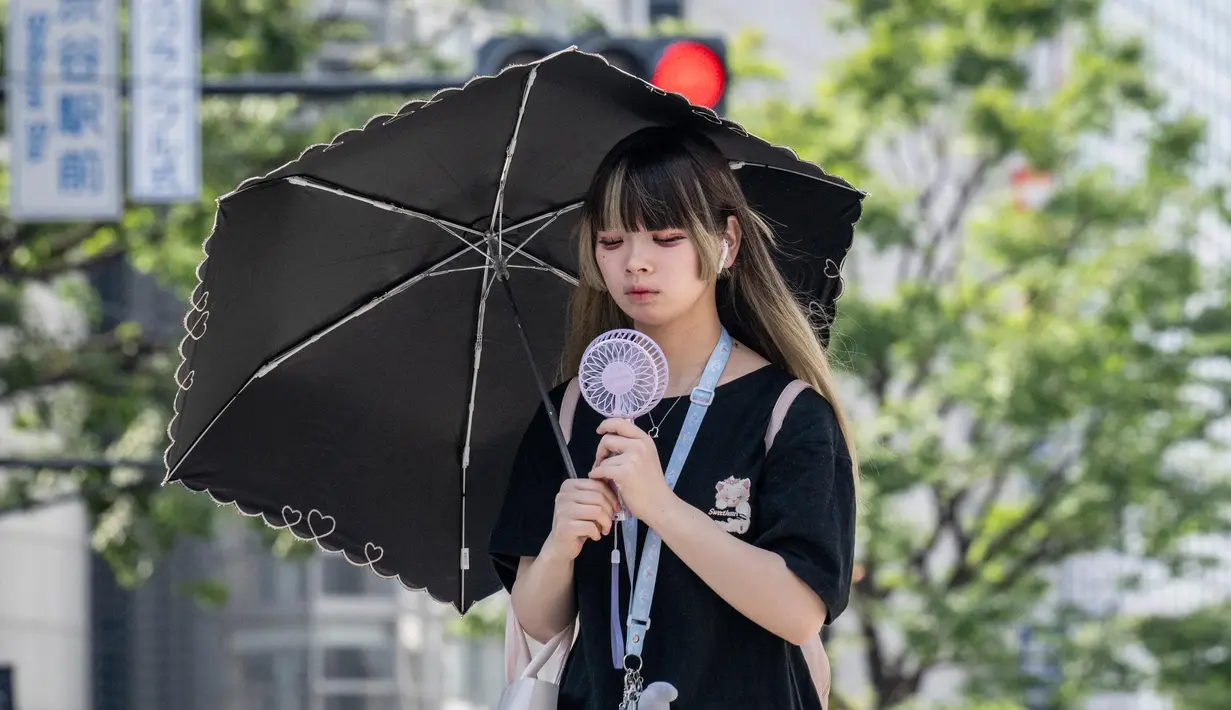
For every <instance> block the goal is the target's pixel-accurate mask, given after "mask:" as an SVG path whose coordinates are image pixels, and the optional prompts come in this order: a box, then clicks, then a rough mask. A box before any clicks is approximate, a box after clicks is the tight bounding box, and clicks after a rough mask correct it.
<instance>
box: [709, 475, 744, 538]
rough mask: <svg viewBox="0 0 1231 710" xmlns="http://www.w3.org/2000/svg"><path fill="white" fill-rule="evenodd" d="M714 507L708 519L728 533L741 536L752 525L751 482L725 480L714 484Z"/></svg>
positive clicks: (738, 479)
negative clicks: (749, 500) (711, 519)
mask: <svg viewBox="0 0 1231 710" xmlns="http://www.w3.org/2000/svg"><path fill="white" fill-rule="evenodd" d="M714 488H715V491H716V493H715V496H714V507H713V508H710V513H709V514H710V517H711V518H713V519H714V520H715V521H717V522H718V526H719V527H721V528H722V529H723V530H726V531H727V532H729V533H735V534H737V535H743V534H744V533H746V532H748V526H749V525H751V524H752V505H751V504H749V502H748V498H749V497H750V496H751V495H752V482H751V481H750V480H748V479H747V478H735V477H731V478H727V479H724V480H722V481H719V482H718V483H716V484H715V486H714Z"/></svg>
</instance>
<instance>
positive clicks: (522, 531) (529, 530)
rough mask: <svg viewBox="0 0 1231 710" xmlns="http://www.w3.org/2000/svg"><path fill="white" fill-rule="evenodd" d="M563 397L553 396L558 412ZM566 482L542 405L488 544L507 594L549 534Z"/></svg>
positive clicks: (516, 460) (521, 448)
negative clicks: (524, 560) (524, 562)
mask: <svg viewBox="0 0 1231 710" xmlns="http://www.w3.org/2000/svg"><path fill="white" fill-rule="evenodd" d="M563 392H564V388H563V387H559V388H557V389H555V390H553V391H552V392H551V399H552V403H553V405H554V406H556V407H557V408H559V406H560V400H561V399H562V397H563ZM566 476H567V474H566V473H565V468H564V462H563V460H562V459H561V456H560V449H559V447H558V446H557V444H556V438H555V434H553V433H552V431H551V422H550V420H549V419H548V418H547V410H546V409H545V408H544V407H543V405H541V404H540V405H539V407H538V410H537V411H536V412H535V414H534V417H533V418H532V419H531V421H530V424H529V426H527V427H526V431H525V433H524V434H523V435H522V440H521V444H520V445H519V446H518V448H517V453H516V455H515V456H514V458H513V468H512V471H511V473H510V474H509V482H508V486H507V487H506V488H505V494H504V501H503V502H502V503H501V505H500V513H499V515H498V516H497V518H496V524H495V525H494V526H493V527H492V532H491V536H490V537H489V539H488V543H487V548H488V553H489V554H490V555H491V557H492V563H493V564H494V565H495V568H496V575H497V576H498V577H499V578H500V582H501V584H503V585H504V588H505V590H507V591H511V590H512V589H513V582H514V581H515V580H516V579H517V565H518V562H519V561H520V559H521V558H522V557H534V556H536V555H538V554H539V550H540V549H541V548H542V547H543V542H544V541H545V540H547V536H548V535H549V534H550V533H551V519H552V513H553V511H554V510H555V501H556V493H557V492H558V491H559V490H560V484H561V483H563V481H564V479H565V477H566Z"/></svg>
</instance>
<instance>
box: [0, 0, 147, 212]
mask: <svg viewBox="0 0 1231 710" xmlns="http://www.w3.org/2000/svg"><path fill="white" fill-rule="evenodd" d="M116 2H117V0H12V1H11V2H10V4H9V23H8V28H7V30H6V33H7V36H6V41H5V45H6V47H7V48H8V57H7V62H6V63H7V66H8V82H7V87H6V96H7V100H6V101H5V104H6V106H7V109H8V132H9V136H10V140H11V142H10V150H11V156H10V171H11V173H10V180H11V182H10V187H9V189H10V208H11V212H12V216H13V219H14V220H17V221H24V222H34V221H40V222H61V221H78V220H100V221H107V220H115V219H118V218H119V216H120V213H121V211H122V209H123V186H122V185H121V176H120V154H119V153H120V149H119V139H120V133H119V131H120V124H119V106H120V79H119V76H120V68H119V47H118V45H119V34H120V30H119V18H118V17H117V16H116V15H117V13H116Z"/></svg>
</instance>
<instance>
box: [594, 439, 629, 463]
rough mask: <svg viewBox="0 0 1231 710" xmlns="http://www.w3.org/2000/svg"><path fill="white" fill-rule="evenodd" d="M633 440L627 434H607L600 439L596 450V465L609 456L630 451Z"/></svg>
mask: <svg viewBox="0 0 1231 710" xmlns="http://www.w3.org/2000/svg"><path fill="white" fill-rule="evenodd" d="M631 443H632V442H631V441H630V440H629V438H628V437H627V436H620V435H619V434H606V435H604V436H603V438H601V439H599V440H598V448H597V449H595V451H594V465H595V466H597V465H599V464H600V463H602V462H603V461H604V460H605V459H607V458H608V457H609V456H619V455H620V454H622V453H625V452H626V451H628V448H629V445H630V444H631Z"/></svg>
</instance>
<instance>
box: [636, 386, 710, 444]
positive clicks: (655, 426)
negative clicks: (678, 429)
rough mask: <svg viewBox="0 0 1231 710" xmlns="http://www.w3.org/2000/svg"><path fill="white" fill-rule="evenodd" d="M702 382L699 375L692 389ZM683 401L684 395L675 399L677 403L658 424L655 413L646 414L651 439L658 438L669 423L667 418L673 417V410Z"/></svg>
mask: <svg viewBox="0 0 1231 710" xmlns="http://www.w3.org/2000/svg"><path fill="white" fill-rule="evenodd" d="M704 373H705V370H704V369H702V370H701V374H704ZM700 381H701V375H700V374H699V375H697V379H696V380H695V381H694V382H693V383H692V388H695V387H696V386H697V384H698V383H699V382H700ZM692 388H690V389H692ZM681 399H684V395H680V396H679V397H676V398H675V401H674V402H672V403H671V407H670V408H668V409H667V413H666V414H664V415H663V418H662V419H661V420H660V421H659V422H657V423H655V422H654V413H653V412H646V416H647V417H649V418H650V430H649V432H647V433H648V434H649V435H650V438H651V439H657V438H658V430H659V429H660V428H661V427H662V425H663V424H666V423H667V417H669V416H671V410H673V409H675V405H677V404H679V403H680V400H681Z"/></svg>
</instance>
